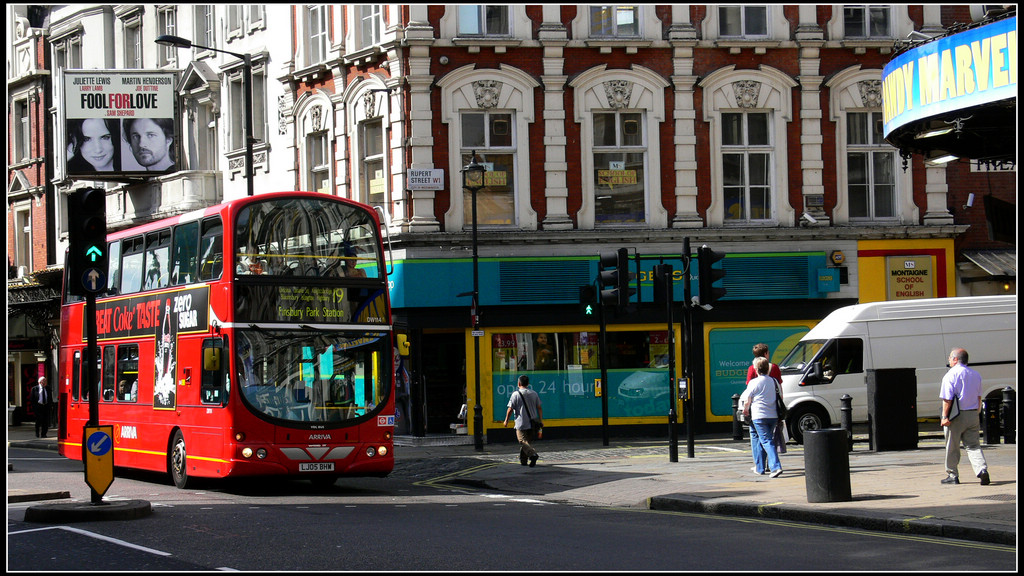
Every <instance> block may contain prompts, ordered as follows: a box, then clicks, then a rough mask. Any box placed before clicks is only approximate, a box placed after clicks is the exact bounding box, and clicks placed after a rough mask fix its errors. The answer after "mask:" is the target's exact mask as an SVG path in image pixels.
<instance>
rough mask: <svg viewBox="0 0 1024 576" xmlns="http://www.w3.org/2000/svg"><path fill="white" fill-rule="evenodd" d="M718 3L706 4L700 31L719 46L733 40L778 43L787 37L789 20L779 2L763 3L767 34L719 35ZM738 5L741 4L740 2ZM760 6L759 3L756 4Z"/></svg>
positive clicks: (704, 36)
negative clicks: (765, 9) (704, 16)
mask: <svg viewBox="0 0 1024 576" xmlns="http://www.w3.org/2000/svg"><path fill="white" fill-rule="evenodd" d="M719 6H720V5H719V4H708V5H707V17H706V18H704V22H703V23H702V24H701V28H702V30H701V33H702V36H703V38H704V39H705V40H711V41H716V44H717V45H719V46H727V45H729V43H734V42H744V41H746V42H771V43H776V44H777V43H778V42H781V41H785V40H788V39H789V20H787V19H786V15H785V14H784V13H783V11H782V8H783V6H782V5H781V4H765V5H764V6H765V7H766V8H767V14H766V18H767V19H768V20H767V26H768V35H767V36H721V35H720V34H719V31H720V30H721V19H720V18H719V17H718V8H719ZM721 6H736V4H722V5H721ZM739 6H741V7H742V6H743V5H742V4H741V5H739ZM758 6H760V4H758Z"/></svg>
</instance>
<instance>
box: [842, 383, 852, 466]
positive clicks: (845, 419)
mask: <svg viewBox="0 0 1024 576" xmlns="http://www.w3.org/2000/svg"><path fill="white" fill-rule="evenodd" d="M839 413H840V419H841V421H842V427H843V430H846V439H847V441H848V442H849V445H850V447H849V450H848V451H849V452H853V397H852V396H850V395H849V394H843V396H842V397H841V398H839Z"/></svg>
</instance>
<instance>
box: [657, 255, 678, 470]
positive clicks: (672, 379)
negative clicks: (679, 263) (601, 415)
mask: <svg viewBox="0 0 1024 576" xmlns="http://www.w3.org/2000/svg"><path fill="white" fill-rule="evenodd" d="M659 266H660V267H661V276H662V281H663V282H664V283H665V290H664V293H665V316H666V317H667V318H668V402H669V405H668V461H669V462H679V431H678V430H677V428H676V423H677V420H678V417H677V415H676V402H678V398H679V395H678V392H677V390H678V388H677V387H676V332H675V328H674V327H673V325H672V304H673V300H674V299H673V297H672V265H671V264H660V265H659Z"/></svg>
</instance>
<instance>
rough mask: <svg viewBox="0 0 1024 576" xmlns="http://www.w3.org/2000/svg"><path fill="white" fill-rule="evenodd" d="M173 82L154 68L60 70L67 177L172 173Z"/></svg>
mask: <svg viewBox="0 0 1024 576" xmlns="http://www.w3.org/2000/svg"><path fill="white" fill-rule="evenodd" d="M176 78H177V73H175V72H166V71H159V70H152V71H151V70H65V71H64V78H63V82H64V122H65V140H64V143H65V147H66V153H67V156H66V158H67V176H68V177H71V178H74V177H76V176H87V177H92V178H96V177H99V178H111V179H116V178H117V177H119V176H120V175H128V176H144V175H157V174H164V173H167V172H174V171H175V170H178V158H179V154H178V145H177V144H178V140H179V139H178V136H177V134H176V133H175V129H176V127H177V126H178V123H177V122H176V120H175V106H174V103H175V92H174V87H175V84H176Z"/></svg>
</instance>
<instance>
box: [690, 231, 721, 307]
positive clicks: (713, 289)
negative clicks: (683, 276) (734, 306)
mask: <svg viewBox="0 0 1024 576" xmlns="http://www.w3.org/2000/svg"><path fill="white" fill-rule="evenodd" d="M722 258H725V254H719V253H718V252H715V251H714V250H712V249H711V248H708V245H707V244H704V245H703V246H701V247H700V248H698V249H697V262H698V264H697V285H698V287H699V288H700V296H699V302H700V305H701V306H703V307H705V308H710V306H711V304H712V303H714V302H715V301H716V300H718V299H719V298H721V297H722V296H725V288H719V287H717V286H714V283H715V282H717V281H719V280H721V279H722V278H725V270H722V269H721V268H712V267H711V266H712V264H714V263H715V262H718V261H719V260H721V259H722Z"/></svg>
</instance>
